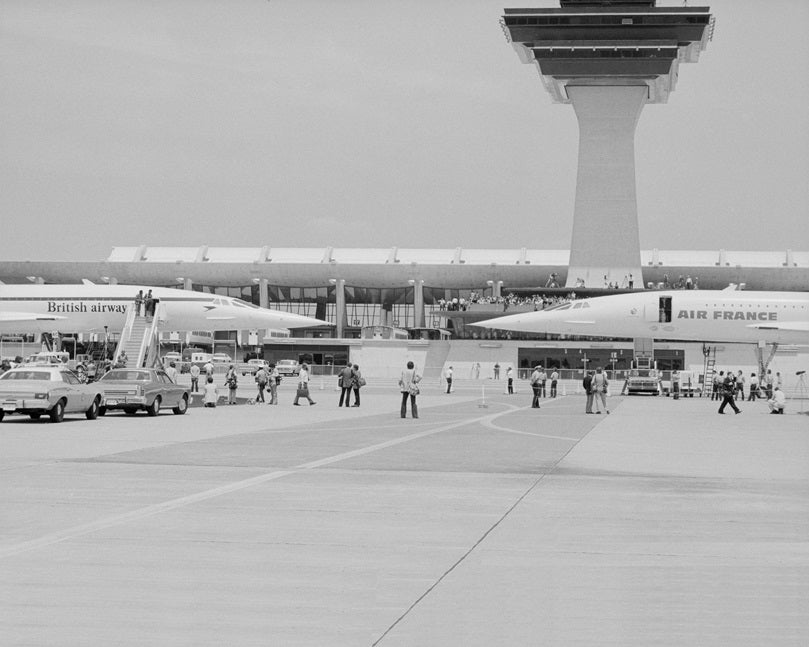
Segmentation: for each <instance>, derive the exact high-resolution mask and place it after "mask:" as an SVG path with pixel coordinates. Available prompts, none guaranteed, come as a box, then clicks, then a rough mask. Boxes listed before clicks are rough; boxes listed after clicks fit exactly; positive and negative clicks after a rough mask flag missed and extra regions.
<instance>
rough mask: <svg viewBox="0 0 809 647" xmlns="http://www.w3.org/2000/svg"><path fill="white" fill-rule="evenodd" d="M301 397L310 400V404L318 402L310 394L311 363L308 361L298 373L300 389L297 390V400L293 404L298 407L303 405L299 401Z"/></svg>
mask: <svg viewBox="0 0 809 647" xmlns="http://www.w3.org/2000/svg"><path fill="white" fill-rule="evenodd" d="M300 398H306V399H307V400H309V406H312V405H313V404H317V402H315V401H314V400H312V398H311V396H310V395H309V365H308V364H306V363H304V364H301V371H300V373H299V374H298V390H297V391H296V392H295V402H293V403H292V404H294V405H295V406H296V407H299V406H301V405H300V404H299V403H298V400H299V399H300Z"/></svg>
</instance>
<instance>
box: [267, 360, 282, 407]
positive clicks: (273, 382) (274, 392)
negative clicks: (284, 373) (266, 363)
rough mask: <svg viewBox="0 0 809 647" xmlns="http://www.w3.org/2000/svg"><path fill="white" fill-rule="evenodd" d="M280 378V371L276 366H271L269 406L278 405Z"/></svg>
mask: <svg viewBox="0 0 809 647" xmlns="http://www.w3.org/2000/svg"><path fill="white" fill-rule="evenodd" d="M279 379H280V376H279V375H278V369H277V368H275V364H270V367H269V369H268V370H267V388H268V389H269V390H270V402H269V404H278V380H279Z"/></svg>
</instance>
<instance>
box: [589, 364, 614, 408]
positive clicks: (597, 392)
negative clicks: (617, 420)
mask: <svg viewBox="0 0 809 647" xmlns="http://www.w3.org/2000/svg"><path fill="white" fill-rule="evenodd" d="M609 385H610V383H609V382H608V381H607V375H606V374H605V373H604V369H603V368H601V367H600V366H599V367H598V368H596V374H595V375H594V376H593V382H592V390H593V401H594V402H595V405H596V409H598V399H599V398H601V404H602V405H603V407H604V411H605V412H606V413H609V412H610V410H609V409H608V408H607V387H609ZM597 413H601V411H598V412H597Z"/></svg>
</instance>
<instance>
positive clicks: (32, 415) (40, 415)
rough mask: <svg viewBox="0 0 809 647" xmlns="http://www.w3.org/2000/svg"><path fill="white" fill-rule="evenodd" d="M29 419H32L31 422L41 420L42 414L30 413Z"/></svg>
mask: <svg viewBox="0 0 809 647" xmlns="http://www.w3.org/2000/svg"><path fill="white" fill-rule="evenodd" d="M28 417H29V418H31V420H39V419H40V418H41V417H42V414H41V413H29V414H28Z"/></svg>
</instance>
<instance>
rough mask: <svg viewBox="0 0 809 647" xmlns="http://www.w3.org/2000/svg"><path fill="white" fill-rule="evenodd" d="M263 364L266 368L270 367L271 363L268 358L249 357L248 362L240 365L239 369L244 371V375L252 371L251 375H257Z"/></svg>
mask: <svg viewBox="0 0 809 647" xmlns="http://www.w3.org/2000/svg"><path fill="white" fill-rule="evenodd" d="M262 366H263V367H264V368H265V369H269V368H270V363H269V362H268V361H267V360H266V359H248V360H247V362H245V363H244V364H242V365H241V366H240V367H239V370H240V371H241V372H242V375H243V376H244V375H247V374H248V373H250V375H255V374H256V371H257V370H258V369H259V367H262Z"/></svg>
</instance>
